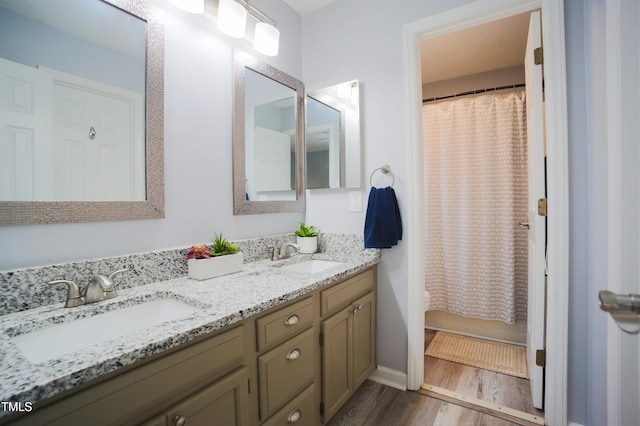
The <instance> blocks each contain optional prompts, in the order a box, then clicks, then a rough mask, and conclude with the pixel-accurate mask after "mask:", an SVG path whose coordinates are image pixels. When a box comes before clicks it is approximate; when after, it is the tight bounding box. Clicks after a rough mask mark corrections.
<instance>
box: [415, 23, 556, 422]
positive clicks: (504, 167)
mask: <svg viewBox="0 0 640 426" xmlns="http://www.w3.org/2000/svg"><path fill="white" fill-rule="evenodd" d="M530 26H537V28H536V29H535V31H534V36H535V35H539V33H540V23H539V12H533V13H529V12H526V13H521V14H517V15H513V16H510V17H507V18H503V19H499V20H496V21H492V22H488V23H484V24H481V25H476V26H473V27H470V28H465V29H463V30H460V31H455V32H451V33H447V34H444V35H441V36H437V37H428V38H425V39H423V40H422V42H421V64H422V66H421V69H422V98H423V107H422V109H423V120H424V121H423V126H424V133H423V137H424V154H423V155H424V164H425V170H424V172H425V176H424V179H425V181H424V188H425V201H426V202H425V206H424V214H425V231H426V232H425V246H426V256H425V259H424V263H425V271H426V273H425V274H426V276H425V311H426V312H425V347H428V351H427V353H426V354H425V369H424V373H425V374H424V376H425V385H424V386H423V388H428V389H431V390H433V389H441V388H443V389H445V390H448V391H454V392H457V393H460V394H461V395H466V397H477V398H479V400H481V401H482V400H485V401H487V402H493V403H498V404H500V405H504V406H505V407H508V408H510V409H514V410H521V411H523V412H526V413H529V414H533V415H534V416H535V417H536V418H541V417H542V412H541V411H539V410H536V409H535V408H534V407H538V408H542V381H541V380H539V379H538V377H532V380H531V381H529V375H528V369H527V364H528V363H527V362H526V359H525V355H528V356H533V355H532V353H533V351H525V349H524V348H523V347H522V346H526V345H527V343H528V341H529V339H528V338H527V332H528V330H531V329H534V330H535V329H536V328H539V329H543V328H544V314H543V316H542V317H539V318H537V317H535V316H533V317H532V318H529V319H528V318H527V313H528V312H527V311H528V309H527V308H528V306H527V298H528V294H527V293H528V291H527V289H528V283H527V281H528V278H529V276H528V266H529V262H528V256H529V253H528V234H529V233H530V232H533V231H534V229H530V228H535V227H530V225H529V210H530V208H529V206H528V200H529V190H528V179H529V175H530V174H531V173H529V172H528V166H529V165H530V164H531V165H532V166H533V165H534V164H535V161H531V159H528V158H527V157H528V152H535V150H529V149H528V146H527V145H528V143H534V144H544V139H543V138H537V137H536V136H537V135H539V134H542V133H543V132H542V131H540V132H529V136H532V137H531V140H528V138H527V115H530V114H528V111H527V107H528V106H529V105H528V104H527V101H528V99H526V98H525V89H524V86H525V81H528V82H530V81H531V79H532V77H531V76H530V74H531V73H532V72H533V70H532V69H533V67H534V66H535V65H533V64H531V65H530V67H529V66H528V65H527V66H526V65H525V54H526V51H527V48H532V47H530V46H528V42H529V43H530V40H529V39H530V35H529V33H530ZM538 39H539V36H538ZM534 47H537V46H534ZM540 86H541V85H540ZM531 90H532V89H531V88H527V90H526V93H527V94H530V93H531ZM541 90H542V89H541V87H540V91H541ZM531 107H532V108H535V107H537V108H539V109H541V108H542V105H541V104H539V105H536V102H535V100H534V101H533V102H532V103H531ZM533 124H534V125H535V120H533ZM537 139H539V140H537ZM542 152H544V150H542ZM533 160H535V159H533ZM533 203H535V200H534V201H533ZM534 220H535V219H534ZM543 225H544V223H543ZM533 260H535V259H533ZM540 268H541V269H543V268H544V265H540ZM542 299H543V300H542V303H544V298H542ZM429 302H430V303H429ZM429 305H430V306H429ZM542 310H543V311H544V307H542ZM528 320H529V321H531V320H537V321H539V322H541V324H537V325H536V326H535V327H529V326H527V322H528ZM451 333H454V334H451ZM462 336H472V338H468V337H462ZM478 339H489V340H496V341H499V342H503V343H490V342H488V341H486V340H485V341H481V340H478ZM432 340H434V343H433V344H430V343H431V342H432ZM508 344H510V345H516V346H507V345H508ZM518 345H519V346H521V347H518ZM435 346H438V348H439V349H438V350H434V347H435ZM440 346H442V348H440ZM471 350H476V351H478V350H481V351H482V353H483V356H482V357H476V356H475V355H473V354H471V353H467V352H468V351H471ZM461 364H462V365H461ZM464 364H467V365H464ZM469 364H470V365H469ZM501 364H502V365H505V366H509V365H514V366H517V365H518V364H520V365H519V367H520V369H521V370H522V371H520V372H519V371H518V369H516V370H515V372H514V371H511V370H509V369H500V368H498V369H497V371H491V370H492V367H493V366H499V365H501ZM529 364H530V365H531V366H532V367H531V368H532V370H533V372H532V373H533V375H534V376H535V375H536V374H538V372H537V371H535V369H536V368H539V367H536V366H535V362H534V363H529ZM493 370H496V368H495V367H493ZM436 371H448V372H449V373H448V374H447V375H446V376H445V377H447V379H446V380H443V376H441V375H440V374H436V373H435V372H436ZM504 373H506V374H504ZM509 374H511V375H516V376H519V377H517V378H514V379H512V378H511V376H510V375H509ZM540 376H541V372H540ZM451 377H455V379H451ZM536 379H538V380H536ZM529 387H531V389H529ZM514 388H515V389H518V390H519V391H518V392H517V393H515V394H514V392H513V389H514ZM436 393H437V392H436ZM532 394H533V395H534V396H536V397H537V399H536V400H535V401H533V400H532ZM514 395H517V397H514ZM498 411H499V410H498Z"/></svg>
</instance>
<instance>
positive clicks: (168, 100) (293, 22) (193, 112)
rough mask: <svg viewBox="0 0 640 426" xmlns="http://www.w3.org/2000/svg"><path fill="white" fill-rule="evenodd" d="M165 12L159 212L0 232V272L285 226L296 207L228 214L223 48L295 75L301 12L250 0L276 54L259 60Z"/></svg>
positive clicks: (228, 62)
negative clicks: (158, 215) (273, 37)
mask: <svg viewBox="0 0 640 426" xmlns="http://www.w3.org/2000/svg"><path fill="white" fill-rule="evenodd" d="M150 1H151V2H152V4H154V5H156V6H158V7H159V8H160V9H161V10H163V11H164V12H165V26H166V37H165V196H166V218H165V219H161V220H140V221H128V222H111V223H84V224H61V225H31V226H17V227H3V228H0V269H12V268H18V267H26V266H36V265H43V264H49V263H58V262H64V261H71V260H81V259H89V258H95V257H105V256H113V255H120V254H128V253H137V252H144V251H150V250H159V249H164V248H174V247H184V246H188V245H191V244H195V243H205V242H207V241H209V238H210V236H211V235H213V233H214V232H222V233H224V235H225V236H226V237H228V238H231V239H237V238H244V237H255V236H263V235H272V234H278V233H285V232H292V231H294V230H295V229H297V227H298V222H300V221H302V220H304V215H303V214H302V213H290V214H271V215H249V216H233V206H232V202H233V197H232V188H231V177H232V164H231V161H232V150H231V140H232V138H231V135H232V127H231V119H232V115H231V104H232V102H231V101H232V100H231V94H232V91H231V90H232V69H231V68H232V48H233V47H238V48H241V49H243V50H245V51H247V52H248V53H250V54H252V55H254V56H256V57H257V58H259V59H261V60H263V61H265V62H267V63H269V64H271V65H273V66H275V67H276V68H279V69H281V70H282V71H284V72H286V73H288V74H290V75H292V76H294V77H297V78H301V74H302V72H301V55H300V51H301V41H300V34H301V18H300V16H299V15H298V14H297V13H296V12H294V11H293V10H292V9H291V8H290V7H289V6H287V5H286V4H285V3H284V2H282V1H281V0H261V1H259V0H256V1H255V2H254V3H255V5H256V6H257V7H259V8H261V9H262V10H264V12H265V13H267V14H268V15H270V16H271V17H273V19H275V20H276V21H277V22H278V28H279V29H280V32H281V42H280V54H279V55H278V56H277V57H276V58H267V57H265V56H262V55H260V54H258V53H257V52H255V51H254V50H253V48H252V47H251V45H250V44H249V43H248V42H246V41H236V40H234V39H231V38H228V37H226V36H224V35H222V34H221V33H219V32H218V30H217V29H216V28H215V25H214V24H213V23H212V22H211V21H209V20H207V19H205V18H204V17H202V16H199V15H192V14H189V13H187V12H182V11H180V10H179V9H177V8H175V7H174V6H173V5H172V4H171V3H169V2H168V1H167V0H150Z"/></svg>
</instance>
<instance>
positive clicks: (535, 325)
mask: <svg viewBox="0 0 640 426" xmlns="http://www.w3.org/2000/svg"><path fill="white" fill-rule="evenodd" d="M541 39H542V38H541V29H540V12H532V13H531V18H530V20H529V36H528V39H527V49H526V53H525V61H524V62H525V82H526V100H527V144H528V161H529V291H528V295H529V298H528V310H527V365H528V370H529V380H530V384H531V397H532V402H533V406H534V407H537V408H540V409H542V408H543V398H544V392H543V384H544V380H543V375H544V370H543V368H542V367H539V366H538V365H536V351H537V350H543V349H544V347H545V344H544V338H545V267H544V265H545V252H546V241H545V234H546V232H545V227H546V222H545V217H543V216H540V215H539V214H538V200H539V199H543V198H545V197H546V195H545V172H544V154H545V148H544V145H545V140H544V115H543V114H544V113H543V93H542V65H536V64H535V61H534V50H535V49H537V48H539V47H542V41H541Z"/></svg>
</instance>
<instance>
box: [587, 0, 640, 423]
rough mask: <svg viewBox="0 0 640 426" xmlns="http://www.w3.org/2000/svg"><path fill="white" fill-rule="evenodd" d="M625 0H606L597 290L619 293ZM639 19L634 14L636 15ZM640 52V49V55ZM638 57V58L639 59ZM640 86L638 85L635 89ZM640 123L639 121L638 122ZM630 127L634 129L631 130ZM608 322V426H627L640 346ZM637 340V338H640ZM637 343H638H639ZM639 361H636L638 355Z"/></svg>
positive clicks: (622, 289) (625, 90)
mask: <svg viewBox="0 0 640 426" xmlns="http://www.w3.org/2000/svg"><path fill="white" fill-rule="evenodd" d="M623 4H624V2H623V1H622V0H606V2H605V15H606V18H605V19H606V21H605V45H606V61H605V63H606V68H605V73H606V74H605V75H606V121H605V123H606V124H605V126H606V139H605V141H606V153H607V197H608V203H607V263H606V265H607V283H605V284H602V283H597V284H596V287H597V289H599V290H600V289H606V290H609V291H612V292H614V293H623V294H625V293H629V290H628V288H626V287H625V286H624V285H623V280H624V279H625V274H624V271H623V262H622V260H621V259H622V253H623V250H624V249H623V246H622V245H623V241H624V238H623V233H624V232H629V231H628V229H626V228H624V225H623V223H622V221H621V219H620V218H621V217H622V211H623V205H622V204H623V203H622V201H623V199H624V193H623V190H622V186H623V182H624V179H625V177H624V176H623V155H624V153H623V138H624V137H625V135H624V133H625V125H627V126H628V125H629V123H625V121H624V120H623V115H624V114H623V111H625V106H626V105H625V104H624V98H625V96H624V93H628V92H631V93H633V89H634V88H633V87H630V86H629V85H628V84H627V83H628V82H627V81H626V80H624V77H623V75H622V69H623V66H624V65H623V64H624V63H625V60H629V56H628V55H627V50H628V49H629V48H627V49H624V48H623V46H622V40H623V38H624V37H625V35H624V30H625V25H624V24H623V22H622V21H623V20H624V19H625V18H627V19H628V15H626V14H625V12H627V10H626V9H625V8H624V6H623ZM631 19H633V18H631ZM636 55H637V53H636ZM634 59H635V58H634ZM635 89H636V90H637V86H636V88H635ZM636 125H637V124H636ZM626 130H628V127H627V128H626ZM607 317H608V318H607V320H606V321H607V325H606V342H607V343H606V360H607V362H606V380H607V383H606V391H607V393H606V408H607V417H606V418H607V424H608V425H612V426H614V425H621V424H622V423H621V422H624V421H625V413H624V412H623V410H624V409H625V408H627V409H628V404H629V403H628V401H627V402H626V403H625V402H623V399H628V396H626V398H625V395H622V394H623V393H626V394H627V395H628V394H631V395H634V392H635V395H634V396H635V397H637V392H638V390H637V388H636V389H633V390H631V392H629V389H625V390H626V391H627V392H623V389H622V388H621V387H624V385H625V380H624V375H634V374H638V370H637V367H636V368H635V369H634V368H628V367H627V368H625V367H624V366H625V365H626V364H625V361H628V359H625V356H632V357H634V358H635V357H637V356H638V353H640V348H637V349H636V350H635V351H634V352H631V353H630V352H625V349H628V348H625V347H623V346H622V345H623V344H624V343H623V339H624V333H623V332H622V331H621V330H620V329H619V328H618V326H617V325H616V322H615V321H614V320H613V319H612V318H610V317H609V315H607ZM636 339H637V337H636ZM636 345H637V343H636ZM634 361H635V359H634Z"/></svg>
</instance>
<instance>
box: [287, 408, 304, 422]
mask: <svg viewBox="0 0 640 426" xmlns="http://www.w3.org/2000/svg"><path fill="white" fill-rule="evenodd" d="M301 418H302V412H301V411H300V409H298V408H296V409H295V410H293V411H292V412H291V413H289V417H287V423H296V422H297V421H298V420H300V419H301Z"/></svg>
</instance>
